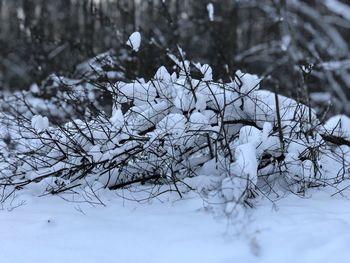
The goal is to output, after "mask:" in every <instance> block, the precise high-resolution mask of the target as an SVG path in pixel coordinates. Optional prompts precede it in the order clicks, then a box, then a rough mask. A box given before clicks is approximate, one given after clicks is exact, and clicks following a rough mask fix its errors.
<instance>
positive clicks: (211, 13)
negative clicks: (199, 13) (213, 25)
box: [207, 3, 214, 21]
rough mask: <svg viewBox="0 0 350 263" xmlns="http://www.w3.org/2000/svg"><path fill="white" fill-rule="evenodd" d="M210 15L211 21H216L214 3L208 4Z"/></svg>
mask: <svg viewBox="0 0 350 263" xmlns="http://www.w3.org/2000/svg"><path fill="white" fill-rule="evenodd" d="M207 11H208V17H209V20H210V21H214V5H213V3H209V4H207Z"/></svg>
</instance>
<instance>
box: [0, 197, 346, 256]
mask: <svg viewBox="0 0 350 263" xmlns="http://www.w3.org/2000/svg"><path fill="white" fill-rule="evenodd" d="M21 198H22V199H25V200H26V204H25V205H22V206H20V207H18V208H16V209H13V210H12V211H9V210H8V208H6V207H4V209H3V210H2V211H0V244H1V245H0V257H1V258H0V262H2V263H10V262H11V263H18V262H50V263H55V262H60V263H61V262H65V263H70V262H74V263H77V262H84V263H89V262H143V263H145V262H150V263H157V262H159V263H165V262H166V263H170V262H179V263H180V262H181V263H184V262H190V263H195V262H198V263H206V262H208V263H209V262H210V263H224V262H227V263H232V262H269V263H272V262H276V263H277V262H278V263H281V262H298V263H302V262H305V263H306V262H307V263H312V262H349V258H350V250H349V249H348V247H349V244H350V205H349V204H350V201H348V200H347V199H346V198H341V197H333V198H330V197H329V193H327V192H325V191H323V192H321V191H319V192H314V193H313V194H312V198H308V199H301V198H299V197H296V196H293V195H290V196H289V197H287V198H284V199H282V200H280V201H279V202H277V204H276V205H277V206H276V207H274V206H273V205H272V204H271V203H270V202H268V201H267V200H266V201H261V202H259V204H258V207H257V208H256V209H254V210H252V211H251V212H250V213H249V215H248V216H247V217H246V221H247V223H246V224H238V225H239V226H240V227H243V228H244V229H243V230H242V231H240V232H241V234H239V235H238V234H237V231H234V230H233V229H234V227H232V226H231V223H230V222H229V221H228V220H227V219H224V218H223V217H217V216H213V214H212V213H209V212H205V211H203V209H200V207H202V205H203V204H202V202H201V200H200V199H199V198H189V199H186V200H180V201H176V202H165V203H162V202H158V201H154V202H152V203H151V204H149V203H147V204H138V203H135V202H126V201H122V200H121V199H120V198H118V197H116V196H115V195H114V194H111V193H109V194H107V195H106V196H105V201H106V204H107V206H106V207H102V206H100V207H95V208H93V207H91V206H88V205H86V204H77V203H75V204H72V203H68V202H66V201H63V200H62V199H59V198H56V197H44V198H34V197H30V196H28V195H27V196H21V197H19V198H17V200H16V202H18V201H20V200H21ZM107 199H108V200H107ZM16 202H15V203H13V204H14V205H15V204H16Z"/></svg>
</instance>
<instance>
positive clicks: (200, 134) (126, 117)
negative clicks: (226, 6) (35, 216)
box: [0, 55, 350, 211]
mask: <svg viewBox="0 0 350 263" xmlns="http://www.w3.org/2000/svg"><path fill="white" fill-rule="evenodd" d="M169 56H170V58H171V59H172V60H173V61H174V64H175V69H176V70H175V72H173V73H169V71H168V70H167V69H166V68H165V67H160V68H159V69H158V70H157V72H156V73H155V75H154V77H153V78H152V79H150V80H149V81H145V80H144V79H136V80H134V81H132V82H123V81H116V82H114V83H112V82H109V83H108V84H107V83H106V85H105V86H103V89H104V90H107V91H108V92H109V94H110V96H111V97H112V98H113V109H112V113H111V115H108V114H105V113H104V112H102V111H101V112H99V114H97V115H96V116H94V117H91V118H80V119H71V120H70V121H68V122H66V123H64V124H59V125H56V126H49V124H50V120H49V119H47V118H46V116H45V114H43V113H41V115H40V114H39V113H37V112H29V113H28V112H27V113H26V114H23V115H13V112H11V111H9V112H8V113H2V114H1V122H0V138H1V139H2V140H1V143H0V152H1V156H0V167H1V168H2V169H1V171H0V174H1V177H0V185H1V187H3V188H4V189H7V191H3V193H7V194H3V197H2V198H3V200H4V199H6V198H7V197H8V195H9V194H11V193H13V191H15V190H18V189H22V188H24V187H34V188H35V189H37V190H38V193H39V194H45V193H52V194H57V193H61V192H67V191H74V189H75V188H77V187H82V188H86V187H91V185H95V186H96V185H97V186H98V187H106V188H109V189H119V188H125V187H133V185H136V184H147V185H150V186H152V190H151V191H153V192H154V194H155V193H158V192H159V191H161V190H160V189H162V191H163V190H164V187H165V189H166V191H176V192H177V193H178V194H179V195H180V196H181V195H182V194H183V193H184V192H186V191H189V190H196V191H198V192H200V193H201V194H202V195H203V196H204V197H208V198H210V197H213V196H216V197H218V198H219V199H220V200H221V201H222V202H224V203H227V204H228V205H227V206H228V208H227V209H228V211H229V210H230V207H232V204H249V205H250V204H251V201H250V200H251V199H252V198H254V197H255V196H257V195H259V194H264V195H265V194H267V193H270V192H271V191H276V192H277V191H280V189H284V190H286V189H287V190H289V191H290V190H292V191H294V192H297V193H302V192H303V191H304V190H305V189H306V188H307V187H315V186H324V185H333V186H335V187H336V186H337V185H338V184H339V183H340V182H343V181H344V180H345V179H347V178H348V176H349V160H350V148H349V147H350V140H349V136H350V120H349V119H348V118H347V117H345V116H340V117H337V116H336V117H333V118H331V119H330V120H329V121H328V122H326V123H325V124H324V123H322V122H321V121H319V119H318V118H317V116H316V113H315V112H314V110H312V109H311V108H309V107H307V106H305V105H303V104H301V103H299V102H297V101H295V100H293V99H290V98H287V97H284V96H281V95H278V94H275V93H273V92H271V91H268V90H264V89H261V88H260V82H261V79H260V78H259V77H258V76H256V75H251V74H247V73H242V72H241V71H237V72H236V73H235V75H234V76H233V77H232V79H231V81H229V82H217V81H213V77H212V70H211V68H210V66H209V65H201V64H200V63H191V62H190V61H187V60H185V59H183V58H181V59H179V58H177V57H175V56H173V55H169ZM181 57H183V55H181ZM194 70H197V71H199V73H200V74H199V75H201V77H199V78H194V77H193V76H192V72H193V71H194ZM197 75H198V74H197ZM93 100H94V98H92V101H93Z"/></svg>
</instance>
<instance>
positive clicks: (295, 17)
mask: <svg viewBox="0 0 350 263" xmlns="http://www.w3.org/2000/svg"><path fill="white" fill-rule="evenodd" d="M209 2H211V3H212V4H213V7H214V16H213V19H212V18H211V17H210V16H209V15H208V4H209ZM136 30H137V31H140V32H141V35H142V45H141V50H140V52H139V53H137V54H136V53H133V52H132V51H131V50H129V49H127V47H126V45H125V42H126V41H127V39H128V36H129V35H130V34H131V33H132V32H134V31H136ZM177 46H180V47H181V48H182V49H183V50H184V51H185V52H186V55H187V57H188V58H189V59H192V60H194V61H200V62H202V63H209V64H210V65H211V66H212V67H213V69H214V74H215V75H214V77H215V78H216V79H222V80H225V79H227V78H228V77H229V76H232V75H233V74H234V72H235V71H236V70H238V69H241V70H243V71H246V72H249V73H256V74H259V75H260V76H263V77H265V78H264V82H266V85H265V88H269V87H270V88H271V89H276V88H277V89H279V90H278V91H279V92H282V93H283V94H286V95H288V96H293V97H294V98H297V99H300V100H301V101H303V102H305V103H306V102H307V103H310V101H308V100H311V103H312V104H313V106H315V107H316V106H317V105H318V106H319V107H320V112H325V111H327V110H328V107H329V105H328V102H329V101H332V102H333V104H332V106H331V111H332V112H342V113H350V104H349V103H348V102H349V99H350V92H349V89H350V53H349V49H350V1H349V0H212V1H207V0H199V1H192V0H58V1H55V0H0V87H1V88H2V89H11V90H13V89H26V88H28V87H29V85H30V84H32V83H34V82H36V83H40V82H41V81H42V80H44V79H45V78H46V77H47V76H48V75H49V74H51V73H56V74H59V75H65V76H68V77H69V76H71V75H72V74H73V72H74V69H75V66H76V65H77V64H78V63H80V62H82V61H84V60H86V59H88V58H91V57H93V56H95V55H97V54H99V53H101V52H105V51H108V50H112V51H113V52H115V53H116V54H117V56H118V58H120V61H119V63H120V65H121V68H123V69H126V71H128V72H126V76H130V78H132V77H134V76H135V75H136V76H140V77H144V78H150V77H151V76H152V75H153V74H154V73H155V69H156V68H158V67H159V66H160V65H162V64H165V65H168V64H169V61H168V60H169V59H168V57H167V55H166V54H167V52H176V50H177ZM130 57H132V60H130Z"/></svg>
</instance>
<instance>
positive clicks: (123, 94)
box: [0, 0, 350, 262]
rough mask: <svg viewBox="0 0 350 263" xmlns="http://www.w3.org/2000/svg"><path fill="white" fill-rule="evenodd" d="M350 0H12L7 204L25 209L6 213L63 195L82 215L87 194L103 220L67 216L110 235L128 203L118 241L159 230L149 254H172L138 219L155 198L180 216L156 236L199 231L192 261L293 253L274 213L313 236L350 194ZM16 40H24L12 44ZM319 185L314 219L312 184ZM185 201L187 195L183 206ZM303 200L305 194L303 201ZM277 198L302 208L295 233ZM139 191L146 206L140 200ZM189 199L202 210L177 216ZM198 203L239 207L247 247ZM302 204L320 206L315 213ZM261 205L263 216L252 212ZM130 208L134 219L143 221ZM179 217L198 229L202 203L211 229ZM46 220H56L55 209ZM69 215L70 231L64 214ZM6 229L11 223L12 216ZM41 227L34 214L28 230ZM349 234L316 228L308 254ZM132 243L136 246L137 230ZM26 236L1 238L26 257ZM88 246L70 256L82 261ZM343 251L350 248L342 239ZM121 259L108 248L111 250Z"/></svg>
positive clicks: (2, 168)
mask: <svg viewBox="0 0 350 263" xmlns="http://www.w3.org/2000/svg"><path fill="white" fill-rule="evenodd" d="M59 8H61V9H59ZM62 8H63V9H62ZM57 10H63V11H57ZM113 10H114V11H113ZM56 11H57V12H56ZM347 11H349V12H350V5H349V4H348V3H347V2H346V1H341V0H327V1H318V0H315V1H309V0H285V1H271V0H263V1H253V0H242V1H209V2H208V1H186V0H184V1H177V0H166V1H113V0H111V1H95V0H86V1H81V2H80V1H74V0H65V1H57V2H55V1H34V0H23V1H17V0H15V1H6V0H2V1H1V0H0V23H1V25H2V27H1V28H0V43H1V47H0V59H1V61H0V88H1V90H0V204H1V207H2V208H3V211H0V221H1V218H2V217H3V218H4V220H3V222H4V225H5V227H6V224H10V225H11V226H12V223H9V222H10V221H11V220H12V219H11V217H13V215H11V214H7V213H15V214H14V215H16V213H17V214H18V216H19V217H26V216H28V218H33V214H31V213H32V212H31V207H33V210H32V211H36V210H35V209H39V210H40V209H43V210H45V211H51V212H50V213H55V212H53V210H50V209H52V208H50V206H51V207H52V206H55V205H57V209H58V211H66V212H64V213H67V209H68V207H69V204H73V205H74V207H75V209H76V210H77V211H78V212H79V213H80V214H81V215H84V216H86V211H88V213H89V214H93V218H101V220H102V222H105V224H100V223H96V222H97V221H98V220H96V221H95V220H94V219H92V221H91V222H90V221H86V220H85V219H83V218H80V217H79V218H78V217H75V216H72V215H69V216H68V217H65V219H63V217H60V215H56V217H57V218H62V220H67V221H70V220H71V219H72V220H73V219H74V220H78V221H79V220H80V221H81V222H82V224H83V225H84V227H90V228H94V227H96V229H95V230H94V231H93V232H95V231H96V233H98V232H99V231H102V232H105V234H106V236H108V238H110V239H111V240H112V239H114V238H115V237H113V236H114V232H113V231H111V235H110V233H109V231H108V230H107V228H111V229H114V227H113V225H114V222H110V221H109V218H112V217H118V214H117V213H115V212H113V211H112V208H113V207H116V208H117V209H118V210H120V211H121V212H120V214H119V216H120V220H122V221H123V220H124V221H126V222H124V221H123V223H125V227H126V228H127V227H130V228H133V229H132V230H130V232H126V231H125V230H123V227H124V226H122V227H121V228H118V229H115V231H119V233H121V239H120V240H114V241H113V242H116V244H118V246H119V247H121V248H122V247H123V246H124V245H125V244H123V240H124V239H125V240H128V242H129V241H130V242H131V243H132V242H133V241H134V240H135V239H137V238H139V235H141V236H142V235H144V236H142V238H141V239H142V240H143V239H145V240H143V241H142V242H145V243H148V245H147V246H145V247H143V248H142V249H143V250H142V251H143V253H147V251H152V253H154V254H156V253H157V251H154V249H153V248H152V245H151V244H153V243H152V242H150V243H149V241H150V239H152V234H151V232H150V233H148V232H147V233H146V232H144V230H139V231H136V230H135V228H137V226H135V225H137V224H136V223H135V224H134V223H133V222H137V220H138V219H137V217H143V218H144V220H145V221H146V223H147V222H148V220H153V219H154V218H152V217H150V214H152V213H154V214H156V215H158V216H159V218H160V219H158V220H159V222H160V221H161V220H162V219H164V220H166V221H167V222H170V223H169V224H165V223H163V224H159V227H160V229H161V230H160V231H161V232H159V233H158V234H159V235H162V236H163V234H164V235H166V232H167V231H168V229H169V228H174V229H175V230H174V231H173V232H170V237H169V239H167V241H166V242H165V243H164V244H159V242H158V241H159V240H158V241H157V242H154V246H159V245H160V246H161V247H162V246H164V247H166V246H168V247H174V248H183V247H182V245H179V244H178V245H174V242H175V241H174V240H176V238H177V236H176V235H175V236H174V235H173V233H175V232H176V231H177V230H176V229H178V231H179V232H178V233H182V234H181V238H180V239H181V240H186V237H184V236H185V235H186V232H188V231H190V232H191V233H192V238H193V242H192V243H190V246H188V247H186V249H185V248H183V249H185V250H187V253H188V254H189V255H190V257H189V260H190V262H232V260H242V261H243V260H245V261H247V262H262V261H264V260H268V262H294V261H291V258H286V257H285V255H287V254H288V253H290V254H295V253H296V251H297V250H296V249H295V248H291V249H290V250H288V249H285V248H284V249H285V251H284V252H285V253H284V252H281V254H278V253H277V254H273V253H270V252H266V253H264V251H269V249H270V250H271V247H272V246H276V245H279V244H280V243H281V242H283V240H278V239H276V238H275V237H273V234H266V232H264V233H263V234H261V231H262V230H261V229H264V228H265V227H269V228H271V229H274V231H276V232H278V233H279V234H281V235H286V238H287V240H288V238H290V239H289V241H291V243H293V244H294V243H298V242H299V241H298V240H296V239H297V234H295V235H293V234H291V233H299V232H298V231H304V232H308V231H309V232H308V233H309V235H313V234H314V235H315V232H318V231H319V230H318V229H317V228H314V227H313V226H312V224H313V223H316V224H319V227H320V229H321V228H329V227H330V226H332V225H331V223H330V222H331V221H332V220H333V217H332V216H334V214H335V213H338V214H341V211H342V210H344V209H345V208H346V206H348V203H347V201H346V197H347V195H348V193H349V192H348V188H349V187H350V180H349V179H350V118H349V117H347V114H349V107H348V105H349V103H348V101H349V92H348V88H349V87H350V67H349V65H350V63H349V61H350V52H349V48H350V46H349V40H350V38H349V35H350V34H349V31H350V17H349V15H348V12H347ZM11 12H12V14H16V15H15V16H12V17H11V16H10V14H11ZM113 12H114V13H113ZM43 19H46V20H45V21H46V22H45V23H44V20H43ZM106 21H109V22H108V23H107V22H106ZM55 22H59V23H57V24H55ZM105 23H107V24H105ZM228 25H230V26H229V27H228ZM116 28H118V29H116ZM67 30H68V31H67ZM225 30H227V31H225ZM204 31H205V32H204ZM67 32H69V34H66V33H67ZM15 35H16V36H15ZM14 39H16V41H17V43H18V45H16V46H15V47H12V46H11V45H12V44H11V43H13V41H14ZM73 39H74V41H73ZM23 47H25V49H23ZM75 48H77V50H75ZM28 51H31V52H28ZM73 54H76V55H77V56H73ZM313 195H314V196H316V199H314V198H311V199H312V200H311V201H310V206H312V207H313V208H314V209H315V210H316V212H315V214H316V215H317V216H314V217H315V220H316V221H313V214H312V213H309V211H308V209H307V205H308V203H306V201H305V200H304V199H305V198H306V197H311V196H313ZM55 197H59V198H60V199H63V200H64V202H62V201H57V199H55ZM317 198H319V199H317ZM332 198H334V199H332ZM342 198H343V199H342ZM318 200H322V204H324V207H323V206H322V205H320V203H319V201H318ZM175 201H177V202H182V203H181V204H182V205H183V206H182V205H178V206H175V207H171V206H170V207H169V206H168V205H169V204H173V202H175ZM35 202H38V204H39V205H38V206H37V207H35V206H34V204H35ZM145 202H146V204H145ZM332 202H334V203H332ZM27 203H29V208H27V209H26V208H25V207H26V204H27ZM296 203H300V204H301V205H302V206H301V207H299V208H295V207H293V205H295V204H296ZM51 204H52V205H51ZM123 204H125V207H127V208H123ZM150 204H152V205H150ZM332 204H334V206H333V205H332ZM147 205H148V206H149V207H148V206H147ZM269 205H270V207H271V206H272V207H277V205H278V206H282V208H281V209H282V211H285V212H284V213H286V214H288V216H290V218H293V221H291V222H287V221H284V219H281V218H280V217H281V215H283V214H277V215H276V217H275V218H276V220H277V221H280V222H283V224H284V225H288V224H290V225H293V224H295V225H294V226H293V227H291V228H288V229H291V230H290V232H288V231H289V230H287V228H283V226H277V225H274V224H273V223H271V222H275V221H274V219H273V218H274V216H275V215H270V216H267V214H268V211H267V210H268V208H267V207H268V206H269ZM338 205H339V207H338ZM22 206H23V207H24V208H22ZM81 206H84V207H83V208H82V207H81ZM89 206H90V207H89ZM100 206H101V207H106V210H99V208H98V207H100ZM261 206H262V207H263V208H261ZM283 206H284V207H283ZM132 207H134V208H135V209H136V208H137V209H139V210H138V211H140V212H138V213H135V214H133V212H130V210H128V209H132ZM330 207H336V212H334V213H333V212H332V211H331V209H330ZM6 209H7V210H6ZM21 209H24V210H21ZM61 209H62V210H61ZM123 209H127V210H123ZM186 209H190V210H191V214H188V213H187V217H186V216H185V217H181V216H179V214H180V215H181V213H184V212H183V211H187V210H186ZM283 209H284V210H283ZM195 210H200V211H202V212H203V211H206V212H208V211H210V212H209V213H208V214H210V216H211V217H218V218H219V220H226V221H227V222H229V224H228V225H229V230H227V232H228V233H229V235H230V236H231V234H232V231H231V230H232V229H234V234H233V236H234V237H235V238H237V239H236V241H235V242H236V243H235V244H236V245H237V247H242V248H243V250H242V251H241V252H239V253H238V252H237V251H235V252H234V251H230V252H228V253H226V252H223V251H221V250H220V249H222V247H221V248H220V246H219V245H218V244H219V242H223V240H224V239H222V240H221V239H218V238H217V236H215V235H216V232H220V231H223V229H222V228H221V226H222V222H221V223H218V222H215V223H214V221H211V220H212V218H211V219H210V220H209V219H208V218H207V217H206V216H208V215H202V214H201V216H199V214H198V213H199V212H198V211H197V214H192V213H193V212H194V211H195ZM23 211H24V212H23ZM162 211H163V212H162ZM261 211H263V212H261ZM75 212H76V211H75ZM343 212H344V214H341V215H339V217H341V220H342V222H345V224H346V225H348V224H350V218H349V216H348V213H349V211H348V212H346V211H345V210H344V211H343ZM38 213H39V214H40V212H38ZM130 213H131V214H130ZM69 214H71V212H69ZM184 214H186V213H184ZM298 214H305V218H304V219H305V220H306V222H307V224H306V226H304V227H302V228H298V226H300V225H301V224H303V222H304V221H303V220H300V218H299V217H297V216H296V215H298ZM101 215H104V216H105V217H101ZM254 215H256V216H257V218H258V220H261V222H260V221H259V222H260V223H261V224H260V223H256V222H252V221H251V217H252V216H254ZM324 216H326V217H324ZM130 217H131V218H135V219H131V220H130V222H128V218H129V219H130ZM34 218H36V217H35V216H34ZM174 218H176V220H179V221H181V222H182V223H183V224H184V225H186V226H187V227H189V226H190V227H189V228H191V229H193V228H194V226H193V227H191V226H192V224H193V222H192V218H196V219H197V220H198V229H199V230H198V232H196V231H195V230H193V232H192V230H186V227H185V228H181V227H180V226H176V223H174V224H173V223H171V222H172V220H175V219H174ZM203 218H205V219H203ZM328 219H329V220H328ZM33 220H36V219H33ZM44 220H47V223H48V224H49V225H51V227H52V225H54V226H56V221H55V219H54V218H48V219H44ZM133 220H134V221H133ZM317 220H318V221H317ZM1 222H2V221H1ZM74 222H75V221H74ZM227 222H226V223H227ZM309 222H311V223H310V224H309ZM226 223H225V224H226ZM74 224H75V223H73V224H72V225H70V224H67V226H68V225H69V227H67V229H71V230H72V229H73V225H74ZM345 224H344V225H345ZM346 225H345V226H346ZM333 226H334V227H335V228H337V229H338V228H339V231H338V232H337V231H335V232H334V233H333V232H332V233H330V235H329V236H327V235H325V236H322V237H321V236H319V237H320V240H327V239H332V238H333V236H332V235H338V234H339V233H341V232H342V230H341V229H346V227H344V226H343V225H341V224H340V223H339V224H334V225H333ZM206 227H212V228H213V229H214V230H212V232H209V233H210V234H209V235H210V236H211V241H210V242H212V243H210V244H213V247H214V251H213V253H220V256H215V257H214V256H208V255H210V253H209V252H206V253H204V252H203V251H200V249H199V248H201V249H203V250H206V249H207V247H210V246H209V245H208V243H206V242H202V241H200V240H201V235H199V233H200V232H201V233H202V232H203V231H204V229H205V228H206ZM279 227H280V228H279ZM13 228H16V226H13ZM19 229H23V228H19ZM59 229H60V230H59V231H65V230H64V229H65V227H64V225H63V226H60V228H59ZM151 229H152V228H151ZM27 230H28V229H27ZM27 230H26V231H27ZM37 230H38V229H37ZM21 231H22V230H21ZM23 231H24V230H23ZM45 231H46V230H43V229H41V228H40V229H39V233H42V234H43V235H46V234H47V233H48V232H45ZM49 231H51V230H49ZM147 231H148V230H147ZM149 231H151V230H149ZM264 231H265V230H264ZM321 232H322V231H321ZM0 233H3V234H4V235H5V236H9V235H8V233H7V232H6V231H4V230H2V228H1V227H0ZM31 233H32V232H31V228H29V230H28V232H27V233H26V235H28V239H30V236H32V234H31ZM160 233H161V234H160ZM300 233H301V232H300ZM81 234H83V235H82V236H85V234H86V233H85V232H84V231H82V232H81ZM158 234H156V236H157V235H158ZM115 235H118V233H115ZM179 235H180V234H179ZM241 235H243V236H244V238H243V239H242V238H240V237H241ZM299 235H301V234H299ZM318 235H320V234H318ZM316 236H317V235H316ZM231 237H232V236H231ZM231 237H230V239H231ZM7 238H8V239H9V240H11V238H10V237H7ZM55 238H57V237H55ZM155 238H156V237H155ZM316 238H317V237H316ZM316 238H315V239H316ZM342 238H343V239H341V240H339V239H336V241H335V242H333V243H332V245H329V246H328V245H327V246H326V248H327V249H325V250H324V251H323V253H321V257H320V256H318V255H316V254H315V253H309V251H308V250H307V248H308V247H307V245H305V246H304V245H303V244H306V243H308V242H304V241H300V244H298V245H300V246H304V249H305V250H302V252H301V253H300V254H299V257H300V258H299V259H300V260H299V261H300V262H331V261H327V260H329V259H330V255H331V254H332V253H331V251H338V250H340V251H341V250H342V248H344V246H345V244H348V241H350V233H348V231H347V232H346V233H345V234H344V236H343V237H342ZM12 240H13V242H17V243H18V240H15V239H12ZM56 240H57V242H58V241H59V242H63V241H62V240H59V239H56ZM247 240H248V241H247ZM295 240H296V241H295ZM310 240H311V241H310V242H313V240H312V239H310ZM78 241H79V240H77V242H78ZM294 241H295V242H294ZM297 241H298V242H297ZM33 242H36V241H33ZM79 242H80V241H79ZM81 242H83V243H84V242H86V241H84V239H83V238H82V240H81ZM101 242H102V241H101ZM105 242H106V246H104V247H110V242H109V241H108V240H107V241H105ZM201 242H202V243H201ZM230 242H231V241H227V242H225V243H224V247H225V249H227V250H229V247H230V245H233V244H232V243H230ZM320 242H323V241H320ZM19 243H20V244H21V246H24V245H23V244H22V243H21V242H19ZM246 243H247V244H248V245H246ZM263 243H264V244H263ZM84 244H85V243H84ZM108 244H109V245H108ZM196 244H199V248H194V247H196ZM268 244H271V246H269V245H268ZM44 246H45V244H44ZM70 246H71V247H72V248H73V247H74V242H72V244H71V245H70ZM191 247H193V250H191V249H190V248H191ZM47 248H48V251H49V252H48V253H47V255H46V254H45V253H44V254H43V256H40V257H39V256H36V255H34V254H31V253H29V254H28V255H29V257H28V258H29V260H30V261H29V262H34V261H43V260H48V259H49V258H51V259H52V257H54V259H53V261H54V262H56V261H57V262H62V260H65V259H62V258H61V257H55V256H54V255H56V253H57V254H60V253H61V252H62V250H60V249H57V250H56V248H55V246H51V245H50V244H48V245H47ZM125 248H126V249H125V250H123V249H122V250H123V251H122V253H121V254H120V255H121V258H123V261H127V260H128V259H127V258H128V252H129V250H131V246H130V245H129V246H126V247H125ZM2 249H3V251H2ZM89 249H90V248H89V245H87V247H86V249H82V248H81V247H79V248H78V249H77V250H76V251H75V250H74V249H72V251H75V252H74V253H78V252H77V251H80V252H79V253H85V252H86V251H87V250H89ZM102 249H103V246H101V250H102ZM110 249H112V248H110ZM245 249H246V250H245ZM168 250H169V249H168ZM168 250H166V251H168ZM11 251H13V247H12V246H11V245H7V247H6V246H5V247H4V248H0V252H1V253H0V254H4V255H6V257H5V261H4V262H23V260H24V258H21V256H19V257H18V259H17V260H15V259H13V258H11V256H10V254H11V253H12V252H11ZM69 253H72V252H69ZM74 253H73V254H71V255H72V258H74V260H72V261H68V262H76V261H77V258H78V257H77V255H75V254H74ZM89 253H91V255H90V257H87V258H86V259H85V258H84V261H87V262H97V261H96V260H98V259H97V258H99V257H98V256H97V254H94V253H92V252H89ZM169 253H170V252H169V251H168V252H166V253H165V252H164V255H163V254H159V257H157V260H154V258H152V257H149V256H144V257H142V256H140V254H137V255H138V256H135V255H136V254H134V252H132V254H134V255H133V256H132V259H131V260H132V261H131V262H140V261H141V260H144V261H146V262H164V260H165V255H168V254H169ZM240 253H241V254H240ZM269 253H270V254H269ZM343 255H344V258H345V256H348V255H345V254H343ZM111 256H113V255H111ZM337 256H339V261H340V262H343V258H342V254H340V253H338V254H337ZM112 258H113V257H109V256H108V255H107V256H103V257H102V262H110V261H111V259H112ZM172 259H173V260H174V262H181V261H186V260H185V259H184V258H183V257H180V256H175V255H174V256H173V257H172ZM89 260H90V261H89ZM205 260H206V261H205ZM171 262H172V261H171ZM266 262H267V261H266Z"/></svg>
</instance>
